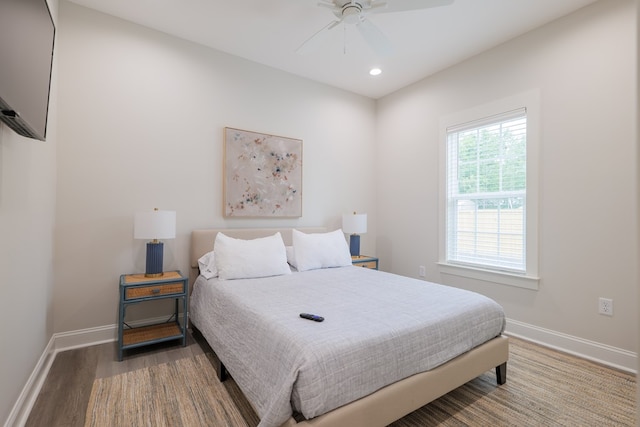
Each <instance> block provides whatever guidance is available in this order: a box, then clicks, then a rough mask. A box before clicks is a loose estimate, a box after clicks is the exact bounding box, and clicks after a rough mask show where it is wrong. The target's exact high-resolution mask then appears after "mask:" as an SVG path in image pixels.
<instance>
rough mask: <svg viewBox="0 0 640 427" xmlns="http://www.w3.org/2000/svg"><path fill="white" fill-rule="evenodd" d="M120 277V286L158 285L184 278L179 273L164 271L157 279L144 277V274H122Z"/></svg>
mask: <svg viewBox="0 0 640 427" xmlns="http://www.w3.org/2000/svg"><path fill="white" fill-rule="evenodd" d="M122 277H123V280H122V284H124V285H132V284H139V283H146V282H152V283H158V282H163V281H165V280H176V279H178V280H181V279H184V277H183V276H182V273H180V272H179V271H166V272H164V274H163V275H162V276H158V277H146V276H145V275H144V273H140V274H124V275H123V276H122Z"/></svg>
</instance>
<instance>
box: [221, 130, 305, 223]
mask: <svg viewBox="0 0 640 427" xmlns="http://www.w3.org/2000/svg"><path fill="white" fill-rule="evenodd" d="M224 144H225V145H224V147H225V154H224V162H225V163H224V215H225V216H226V217H299V216H302V140H299V139H292V138H284V137H281V136H275V135H266V134H262V133H257V132H250V131H246V130H240V129H233V128H225V129H224Z"/></svg>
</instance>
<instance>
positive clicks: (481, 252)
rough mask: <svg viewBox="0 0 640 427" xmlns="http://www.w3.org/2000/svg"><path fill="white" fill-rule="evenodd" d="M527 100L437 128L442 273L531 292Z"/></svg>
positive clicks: (533, 117) (532, 130) (533, 158)
mask: <svg viewBox="0 0 640 427" xmlns="http://www.w3.org/2000/svg"><path fill="white" fill-rule="evenodd" d="M534 95H537V93H535V94H531V93H529V94H526V95H521V96H517V97H514V98H509V99H507V100H502V101H500V102H497V103H494V104H490V105H488V106H483V107H479V108H477V109H474V110H470V111H467V112H464V113H460V114H458V115H455V116H452V117H450V118H447V119H445V120H443V123H441V133H442V139H443V140H444V144H445V149H444V150H443V151H444V156H443V157H444V158H441V162H442V163H443V165H442V166H443V168H442V169H443V174H441V177H442V181H443V183H442V185H441V188H442V192H443V194H444V197H443V198H441V204H442V208H441V211H442V215H441V216H442V218H444V220H443V221H441V227H442V228H443V230H442V231H443V232H442V236H443V238H442V239H441V251H440V252H441V255H440V265H441V268H442V269H443V272H445V273H449V274H456V275H462V276H466V277H472V278H478V279H482V280H489V281H495V282H499V283H506V284H514V285H516V286H522V287H527V288H534V289H537V280H538V278H537V277H536V276H537V262H538V260H537V237H536V236H537V214H536V211H537V185H536V183H537V167H538V166H537V149H536V148H537V141H536V139H537V131H536V128H537V126H538V123H537V122H538V119H537V96H534ZM514 107H516V108H514ZM532 107H533V108H532Z"/></svg>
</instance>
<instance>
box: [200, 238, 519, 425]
mask: <svg viewBox="0 0 640 427" xmlns="http://www.w3.org/2000/svg"><path fill="white" fill-rule="evenodd" d="M299 230H300V231H303V232H306V233H314V232H325V231H327V230H326V229H324V228H299ZM220 231H221V232H224V233H225V234H226V235H227V236H230V237H235V238H239V239H255V238H258V237H266V236H269V235H272V234H274V233H276V232H278V231H279V232H280V233H281V234H282V238H283V240H284V242H285V244H286V245H291V229H290V228H285V229H276V228H267V229H264V228H263V229H206V230H194V231H192V232H191V254H190V258H189V259H190V266H191V268H190V271H189V278H190V283H191V284H193V282H194V281H195V279H196V278H197V276H198V258H200V257H201V256H202V255H204V254H205V253H207V252H209V251H211V250H212V249H213V242H214V241H215V236H216V234H217V233H218V232H220ZM213 350H214V352H215V349H213ZM508 359H509V340H508V338H507V337H505V336H499V337H496V338H494V339H492V340H490V341H487V342H486V343H484V344H482V345H480V346H478V347H476V348H474V349H473V350H471V351H468V352H467V353H464V354H462V355H460V356H458V357H456V358H455V359H452V360H450V361H449V362H447V363H445V364H443V365H440V366H438V367H437V368H435V369H432V370H430V371H427V372H422V373H419V374H416V375H413V376H411V377H408V378H405V379H404V380H401V381H398V382H395V383H393V384H390V385H388V386H386V387H384V388H382V389H380V390H378V391H376V392H374V393H372V394H370V395H368V396H365V397H363V398H361V399H358V400H355V401H353V402H351V403H349V404H347V405H344V406H341V407H339V408H337V409H334V410H333V411H330V412H327V413H326V414H323V415H320V416H318V417H316V418H313V419H310V420H305V421H300V422H297V421H296V420H294V419H293V417H292V418H290V419H289V420H288V421H287V422H286V423H284V424H283V425H282V427H294V426H295V427H339V426H352V427H372V426H380V427H384V426H386V425H389V424H391V423H392V422H394V421H396V420H398V419H400V418H402V417H404V416H405V415H407V414H409V413H411V412H413V411H415V410H416V409H418V408H420V407H422V406H424V405H426V404H427V403H429V402H432V401H434V400H435V399H437V398H439V397H440V396H443V395H445V394H447V393H448V392H450V391H452V390H454V389H456V388H458V387H460V386H461V385H463V384H465V383H467V382H468V381H471V380H472V379H474V378H476V377H478V376H480V375H482V374H483V373H485V372H486V371H489V370H491V369H493V368H495V370H496V382H497V383H498V384H499V385H501V384H504V383H505V382H506V380H507V361H508ZM217 369H218V375H219V377H220V379H221V380H224V377H225V375H226V369H225V367H224V365H222V363H221V364H220V366H219V367H217ZM231 375H232V376H233V373H231Z"/></svg>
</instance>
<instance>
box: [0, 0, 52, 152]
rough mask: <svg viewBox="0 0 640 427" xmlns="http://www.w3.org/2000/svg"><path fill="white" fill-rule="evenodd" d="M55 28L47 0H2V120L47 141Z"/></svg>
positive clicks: (0, 4) (22, 133) (0, 82)
mask: <svg viewBox="0 0 640 427" xmlns="http://www.w3.org/2000/svg"><path fill="white" fill-rule="evenodd" d="M55 31H56V29H55V25H54V23H53V18H52V17H51V11H50V10H49V5H48V4H47V1H46V0H0V120H2V121H3V122H4V123H6V124H7V126H9V127H10V128H11V129H13V130H14V131H15V132H17V133H18V134H20V135H23V136H26V137H28V138H34V139H39V140H41V141H45V140H46V136H47V113H48V111H49V92H50V87H51V67H52V65H53V42H54V37H55Z"/></svg>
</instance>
